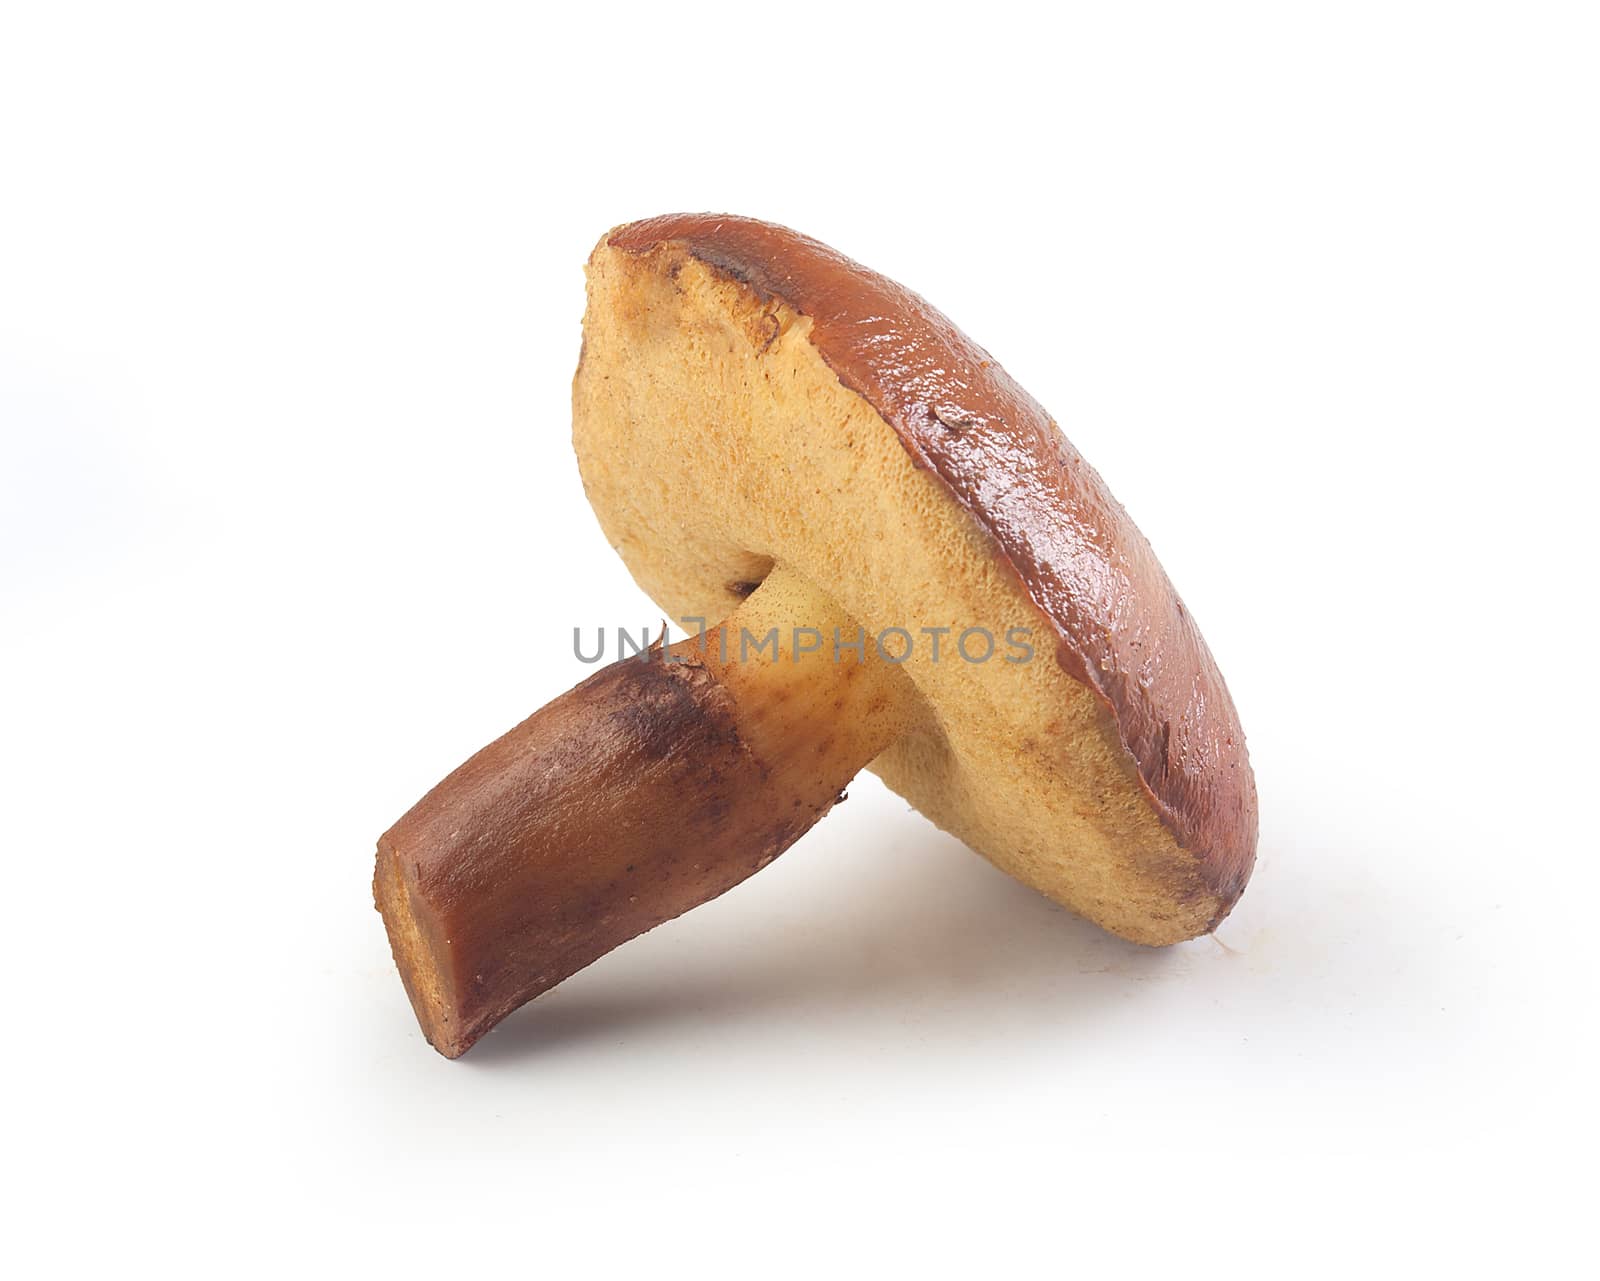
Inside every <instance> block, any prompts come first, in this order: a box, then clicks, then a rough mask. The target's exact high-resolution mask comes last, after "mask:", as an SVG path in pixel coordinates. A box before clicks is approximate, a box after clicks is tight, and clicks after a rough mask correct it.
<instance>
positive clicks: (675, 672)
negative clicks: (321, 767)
mask: <svg viewBox="0 0 1600 1281" xmlns="http://www.w3.org/2000/svg"><path fill="white" fill-rule="evenodd" d="M859 635H860V634H859V631H858V627H857V625H856V624H855V623H854V622H853V621H852V620H850V619H849V618H848V617H847V616H845V615H844V614H843V613H842V612H841V611H840V610H839V608H838V606H836V605H835V604H834V603H833V602H832V601H831V600H829V599H828V598H827V597H826V596H824V595H823V594H822V593H820V592H819V591H817V589H816V588H815V587H813V586H811V584H810V583H808V582H807V581H806V580H804V579H803V578H800V577H799V576H798V575H796V574H793V573H791V572H789V571H787V570H784V569H782V568H779V569H775V570H774V571H773V572H772V573H771V574H770V575H769V576H768V577H767V579H766V580H765V582H763V583H762V585H761V586H760V587H759V588H758V589H757V590H756V591H755V592H754V593H753V594H752V595H751V596H750V597H749V599H748V600H746V601H745V602H744V603H743V604H742V605H741V606H740V607H739V608H738V609H737V610H736V611H735V612H734V613H733V615H731V616H730V617H729V618H728V619H727V620H726V621H725V622H724V623H723V624H722V625H721V626H720V627H717V628H714V629H712V630H710V631H708V632H707V633H706V634H705V635H704V636H703V637H693V638H690V639H689V640H685V641H681V642H679V643H678V644H676V645H672V646H670V647H667V648H664V649H661V648H658V649H653V650H651V651H650V653H649V654H648V656H646V657H645V658H629V659H623V660H621V661H619V662H616V663H613V664H612V665H611V666H609V667H606V668H603V669H602V670H601V671H599V672H597V673H596V674H595V675H594V676H592V677H590V678H589V679H588V680H586V681H584V682H583V683H582V684H580V685H578V686H577V687H575V688H574V689H572V690H569V691H568V692H567V693H565V694H563V695H562V696H561V697H559V698H557V699H556V700H555V701H554V702H551V703H549V704H548V705H546V706H545V707H543V708H541V709H540V710H539V711H537V712H535V713H534V714H533V715H532V716H531V717H529V718H528V719H527V720H525V721H523V722H522V724H520V725H518V726H517V727H516V728H515V729H513V730H512V731H511V732H510V733H508V734H506V735H505V736H504V737H502V738H500V739H498V740H496V741H495V742H493V743H491V744H490V745H489V746H488V747H485V748H484V749H483V750H482V751H481V752H479V753H478V754H477V755H476V756H474V757H472V759H470V760H469V761H467V762H466V763H465V764H464V765H462V766H461V767H460V768H459V769H457V770H456V771H455V772H454V773H452V774H451V775H450V776H449V777H448V778H446V779H445V780H444V781H443V782H442V783H440V784H439V785H438V786H437V787H435V788H434V789H433V790H432V791H431V792H429V793H428V794H427V795H426V796H425V797H423V798H422V800H421V801H419V802H418V803H417V804H416V805H415V806H413V807H412V809H411V810H410V811H409V812H408V813H407V814H406V815H405V817H403V818H402V819H401V820H400V821H399V822H398V823H396V824H395V825H394V827H392V828H391V829H390V830H389V831H388V832H386V833H385V834H384V835H383V836H382V837H381V838H380V839H379V841H378V858H377V872H376V875H375V877H374V883H373V884H374V895H375V897H376V899H377V905H378V910H379V911H380V912H381V913H382V914H383V919H384V925H385V926H386V928H387V929H388V933H389V941H390V944H391V946H392V947H393V950H394V956H395V961H396V963H397V964H398V966H399V968H400V974H401V977H402V979H404V981H405V986H406V992H407V993H408V994H409V996H410V997H411V1004H412V1006H413V1008H414V1009H415V1010H416V1013H417V1019H418V1021H419V1022H420V1023H421V1025H422V1031H423V1035H424V1036H426V1037H427V1039H428V1041H429V1042H430V1043H431V1044H432V1045H433V1046H434V1048H436V1049H437V1050H438V1051H439V1052H440V1053H441V1054H444V1055H445V1056H446V1057H448V1058H456V1057H458V1056H459V1055H461V1054H463V1053H464V1052H465V1051H466V1050H467V1049H468V1048H469V1047H471V1045H472V1044H473V1043H474V1042H475V1041H477V1039H478V1038H479V1037H480V1036H482V1035H483V1034H484V1033H485V1032H487V1031H488V1030H489V1029H490V1028H491V1027H493V1026H494V1025H495V1024H496V1023H498V1022H499V1021H500V1020H501V1019H502V1018H504V1017H505V1016H506V1015H507V1014H509V1013H511V1011H512V1010H514V1009H516V1008H517V1007H518V1006H520V1005H522V1004H524V1003H525V1002H527V1001H529V1000H532V999H533V998H534V997H536V996H538V995H539V994H540V993H541V992H544V991H547V990H548V989H549V988H551V987H553V986H555V985H556V984H557V983H559V982H561V980H562V979H565V978H567V977H568V976H570V975H572V974H574V973H576V972H577V971H578V970H580V969H582V968H583V967H584V966H586V965H588V964H589V963H590V962H592V961H594V960H596V959H598V958H599V957H601V956H603V955H604V954H605V953H606V952H609V951H610V950H611V949H612V948H614V947H616V946H617V945H618V944H620V943H624V942H626V941H627V940H628V939H630V938H633V937H634V936H636V935H638V934H642V933H644V932H645V931H646V930H648V929H651V928H652V927H654V926H656V925H659V924H661V923H662V922H663V921H667V920H671V919H672V918H673V917H675V916H678V915H680V914H681V913H683V912H686V911H688V910H689V909H690V908H692V907H696V906H698V905H699V904H701V903H704V902H706V901H707V900H709V899H712V898H715V897H716V896H717V895H719V894H721V893H723V892H725V891H726V890H729V889H731V888H732V887H733V886H735V885H737V884H738V883H739V882H740V881H742V880H744V879H745V878H746V877H747V876H749V875H751V874H752V873H753V872H756V871H758V870H759V869H761V868H763V867H765V866H766V865H767V864H768V863H770V862H771V861H772V860H773V859H774V858H776V857H777V856H778V855H779V854H780V853H782V852H783V851H784V850H785V849H787V848H788V847H789V845H791V844H792V843H793V842H794V841H795V840H796V839H797V838H798V837H799V836H800V835H801V834H802V833H804V832H805V831H806V830H807V829H808V828H809V827H810V826H811V825H812V824H813V823H814V822H816V821H817V819H819V818H820V817H822V815H823V814H825V813H826V812H827V811H828V810H829V808H831V807H832V806H833V804H834V803H835V801H836V800H838V799H839V796H840V792H841V791H842V789H843V788H844V786H845V784H847V783H848V782H849V781H850V779H851V778H853V777H854V776H855V775H856V774H857V773H858V772H859V771H860V770H861V769H862V768H863V767H864V766H865V765H866V764H867V763H868V762H870V761H871V760H872V759H873V758H874V757H875V756H877V755H878V754H879V753H880V752H882V751H883V749H884V748H885V747H887V746H888V745H889V743H890V742H892V741H893V740H894V739H895V738H896V737H897V736H898V735H899V734H900V732H901V731H902V730H903V729H904V728H905V727H906V724H907V722H908V718H909V717H910V716H911V715H912V714H913V711H914V697H915V696H914V695H913V693H912V690H911V685H910V681H909V680H908V679H907V677H906V676H905V674H904V673H903V672H902V671H900V669H899V668H898V667H895V666H893V665H892V664H890V663H886V662H884V661H883V660H882V659H881V658H880V657H879V656H878V655H877V653H876V652H875V650H874V647H873V645H872V643H871V640H870V638H862V639H863V641H864V643H862V644H860V645H859V646H856V645H855V644H854V642H855V641H856V640H857V639H858V637H859Z"/></svg>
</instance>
